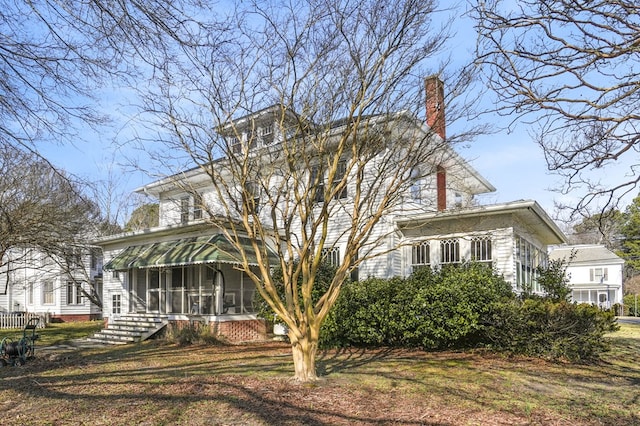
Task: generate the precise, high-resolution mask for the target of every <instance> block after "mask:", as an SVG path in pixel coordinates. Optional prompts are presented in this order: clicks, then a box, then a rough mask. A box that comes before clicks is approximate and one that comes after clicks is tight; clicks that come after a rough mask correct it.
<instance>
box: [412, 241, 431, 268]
mask: <svg viewBox="0 0 640 426" xmlns="http://www.w3.org/2000/svg"><path fill="white" fill-rule="evenodd" d="M430 265H431V244H430V243H429V241H422V242H420V243H417V244H414V245H413V246H412V247H411V270H412V272H415V271H417V270H418V269H420V268H424V267H428V266H430Z"/></svg>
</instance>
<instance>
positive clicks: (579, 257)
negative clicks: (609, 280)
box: [549, 244, 624, 265]
mask: <svg viewBox="0 0 640 426" xmlns="http://www.w3.org/2000/svg"><path fill="white" fill-rule="evenodd" d="M572 253H575V255H574V257H573V259H571V265H576V264H605V263H608V264H623V263H624V259H622V258H621V257H620V256H618V255H616V254H615V253H614V252H612V251H611V250H609V249H608V248H606V247H605V246H603V245H602V244H578V245H567V246H557V247H553V248H552V249H551V251H550V252H549V259H553V260H561V259H566V260H569V258H570V257H571V255H572Z"/></svg>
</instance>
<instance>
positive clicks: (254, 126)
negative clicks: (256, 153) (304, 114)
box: [218, 105, 301, 154]
mask: <svg viewBox="0 0 640 426" xmlns="http://www.w3.org/2000/svg"><path fill="white" fill-rule="evenodd" d="M300 122H301V121H300V117H299V116H298V115H297V114H296V113H294V112H293V111H291V110H289V109H286V108H284V107H283V106H281V105H272V106H270V107H268V108H265V109H262V110H260V111H258V112H255V113H251V114H248V115H245V116H243V117H240V118H238V119H236V120H233V121H232V122H230V123H227V124H224V125H222V126H220V127H219V130H218V133H219V134H220V135H221V136H222V137H223V138H224V139H225V141H226V144H227V150H228V152H230V153H233V154H240V153H243V152H245V150H247V149H248V150H249V151H252V150H254V149H259V148H265V147H269V146H273V145H276V144H279V143H282V141H283V140H284V139H285V138H288V137H293V136H294V135H295V134H296V133H297V132H296V129H297V128H298V127H299V126H300Z"/></svg>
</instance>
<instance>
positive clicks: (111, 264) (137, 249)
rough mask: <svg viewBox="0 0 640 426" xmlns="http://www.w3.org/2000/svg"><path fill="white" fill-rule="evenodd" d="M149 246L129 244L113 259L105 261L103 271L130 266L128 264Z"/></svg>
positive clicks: (120, 269)
mask: <svg viewBox="0 0 640 426" xmlns="http://www.w3.org/2000/svg"><path fill="white" fill-rule="evenodd" d="M149 247H151V246H150V245H149V244H145V245H140V246H129V247H127V248H125V249H124V250H122V251H121V252H120V253H119V254H118V255H116V256H115V257H114V258H113V259H111V260H110V261H108V262H107V263H105V265H104V266H103V269H104V270H105V271H122V270H125V269H129V268H131V266H130V264H131V263H132V262H133V261H135V260H136V259H137V258H138V256H140V255H141V254H142V253H143V252H144V251H145V250H147V249H148V248H149Z"/></svg>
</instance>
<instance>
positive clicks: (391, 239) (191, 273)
mask: <svg viewBox="0 0 640 426" xmlns="http://www.w3.org/2000/svg"><path fill="white" fill-rule="evenodd" d="M426 88H427V102H426V104H427V121H426V122H425V121H423V120H419V119H417V118H415V117H411V116H409V115H408V114H406V113H399V114H397V115H394V116H391V117H390V116H384V117H371V118H369V120H368V125H371V126H375V125H376V124H380V123H382V122H383V121H384V122H385V124H386V125H387V126H388V125H389V122H391V124H392V125H391V126H389V128H391V129H394V128H397V127H402V129H403V133H402V134H403V135H404V136H403V137H405V138H406V135H412V136H411V137H414V138H432V139H431V140H433V141H437V142H438V143H437V144H434V145H436V146H438V150H439V151H438V152H437V153H434V155H432V156H431V157H430V160H429V162H425V163H424V164H421V165H420V167H416V168H415V169H414V170H415V171H416V174H415V180H414V181H413V183H412V184H411V185H410V186H408V187H406V188H405V189H404V192H403V193H402V194H398V195H400V196H399V197H397V198H395V199H396V200H398V201H397V202H396V204H395V205H393V206H392V208H391V209H389V212H390V213H389V214H388V215H387V216H385V217H384V218H383V220H381V221H380V222H379V223H378V224H377V225H376V227H375V229H374V230H373V231H372V236H373V238H375V239H376V241H377V242H378V243H379V244H378V245H376V246H375V247H373V248H372V249H371V251H369V252H367V256H366V260H363V261H362V263H361V264H360V265H359V267H358V269H357V271H354V272H355V273H354V274H352V278H354V279H357V278H358V277H360V278H366V277H369V276H376V277H392V276H399V275H408V274H410V273H411V271H412V270H413V269H414V268H416V267H422V266H425V265H429V266H438V265H442V264H451V263H460V262H463V261H465V260H475V261H481V262H487V263H491V264H492V265H494V266H495V267H496V268H497V270H498V271H499V272H501V273H503V274H504V276H505V278H506V279H507V280H508V281H510V282H511V283H512V285H513V287H514V290H516V291H518V290H519V289H521V288H522V287H523V286H524V285H525V284H532V283H535V280H534V278H535V269H536V267H537V266H538V265H541V264H544V263H545V262H546V253H547V247H548V246H549V245H551V244H561V243H564V242H566V239H565V236H564V235H563V233H562V232H561V231H560V229H559V228H558V227H557V226H556V225H555V223H554V222H553V221H552V220H551V219H550V218H549V217H548V216H547V214H546V213H545V212H544V211H543V209H542V208H541V207H540V206H539V205H538V204H537V203H536V202H534V201H516V202H512V203H505V204H497V205H485V206H483V205H479V204H478V203H477V201H476V196H477V195H479V194H483V193H489V192H492V191H495V188H494V187H493V186H492V185H491V184H490V183H489V182H488V181H487V180H486V179H485V178H484V177H482V176H481V175H480V174H479V173H478V172H477V171H476V170H475V169H474V168H473V167H472V166H471V165H470V164H469V163H468V162H466V161H465V160H464V159H463V158H461V157H460V156H459V155H458V154H457V153H455V152H454V151H453V149H452V148H451V147H449V146H447V145H446V143H443V142H446V139H445V129H444V110H443V108H441V106H442V105H443V92H442V83H441V82H440V81H439V80H437V79H433V78H430V79H427V80H426ZM434 99H435V101H434ZM278 109H279V107H278V106H275V107H272V108H267V109H264V110H261V111H258V112H256V113H254V114H250V115H248V116H245V117H241V118H239V119H237V120H236V121H235V122H234V125H233V131H231V130H229V129H230V127H229V126H221V127H219V131H220V132H222V133H223V134H224V132H227V134H226V135H225V136H226V137H227V138H228V141H229V144H230V146H231V149H230V150H231V151H232V152H236V153H240V152H242V150H243V149H247V147H248V149H250V150H256V152H258V151H257V150H259V149H264V148H269V149H274V150H277V149H278V144H279V141H281V140H282V138H283V137H284V134H283V132H286V123H284V125H283V123H282V122H277V121H275V120H277V119H278V117H277V115H276V114H275V111H276V110H278ZM434 117H435V118H434ZM289 118H290V119H291V120H292V122H293V121H295V120H296V119H298V117H297V116H296V115H295V114H293V113H289V115H287V116H285V119H289ZM349 125H350V123H349V122H347V121H342V120H340V121H336V122H334V123H330V124H329V125H328V126H326V127H325V129H329V130H328V131H329V132H335V133H336V134H339V133H340V132H341V131H343V129H344V128H345V126H349ZM278 129H284V130H278ZM434 132H435V134H434ZM256 134H258V135H259V137H257V138H255V139H251V141H252V142H251V143H247V142H246V141H247V140H249V139H247V138H253V137H254V136H253V135H256ZM394 137H396V133H394V132H393V131H390V132H387V133H384V138H386V139H385V143H393V142H395V141H394V140H393V139H394ZM405 140H406V139H405ZM242 141H245V144H244V147H243V145H242V144H241V142H242ZM398 143H400V142H398ZM386 153H387V151H385V150H384V149H380V150H379V152H377V153H376V154H375V155H376V156H377V157H376V158H375V160H376V161H378V162H383V161H384V160H385V155H387V154H386ZM263 158H264V161H265V167H267V166H268V164H267V162H269V161H273V160H272V159H271V158H270V157H268V156H264V157H263ZM301 161H302V159H301ZM373 163H375V161H374V162H372V164H373ZM307 166H308V167H309V169H310V176H311V179H318V177H317V176H314V169H313V165H307ZM211 167H216V163H215V161H214V162H213V164H212V165H211ZM338 170H340V167H338ZM370 171H371V173H372V174H373V173H374V171H373V170H371V169H370ZM319 179H320V181H321V182H324V181H323V180H322V179H323V177H322V176H320V177H319ZM334 179H335V176H334ZM185 182H188V184H189V188H191V189H193V188H197V192H196V193H195V194H194V191H193V190H186V189H185ZM330 183H331V182H327V184H330ZM322 184H323V185H324V183H322ZM354 189H355V188H352V187H350V186H349V185H348V184H347V186H346V187H345V188H344V190H342V191H340V192H338V193H336V194H335V195H334V197H335V198H336V199H339V201H340V202H342V203H345V204H348V203H350V202H352V200H351V198H350V197H352V196H353V195H352V194H353V193H354ZM360 189H361V188H360ZM139 191H140V192H142V193H145V194H147V195H151V196H154V197H156V198H157V200H158V203H159V212H160V213H159V214H160V221H159V226H158V227H157V228H154V229H148V230H143V231H137V232H133V233H127V234H120V235H115V236H110V237H106V238H102V239H100V240H99V241H97V242H96V244H98V245H99V246H101V247H102V248H103V251H104V257H105V266H104V269H105V275H104V301H105V310H104V315H105V317H107V318H110V319H116V318H118V317H119V316H121V315H123V314H125V313H127V314H128V313H157V314H159V315H162V316H163V317H165V318H167V319H168V320H169V321H188V320H190V319H192V318H194V317H197V318H199V319H201V320H204V321H205V322H206V323H207V324H209V325H210V327H212V328H213V329H215V331H216V332H217V333H219V334H222V335H225V336H226V337H227V338H230V339H231V340H249V339H259V338H263V337H264V330H265V329H264V326H263V322H262V321H261V320H260V319H259V318H257V317H256V315H255V312H254V309H253V306H252V300H253V294H254V293H255V286H254V284H253V282H252V281H251V280H249V279H248V278H247V277H246V274H245V273H243V272H241V271H240V270H238V269H237V268H235V267H234V265H236V264H238V256H237V253H235V252H234V249H233V248H231V247H230V245H229V243H228V241H226V240H225V238H224V236H223V235H222V232H221V230H220V229H214V228H212V226H211V224H210V223H208V222H207V217H206V213H205V212H204V211H203V208H202V206H203V205H207V206H209V207H210V208H209V209H207V210H208V211H209V212H211V211H213V212H216V208H215V206H216V205H217V203H221V202H229V201H233V200H229V199H223V200H221V199H220V197H221V194H220V193H219V192H216V191H215V189H214V186H213V184H212V182H211V180H210V178H209V176H207V174H206V173H205V172H204V171H202V169H193V170H187V171H185V172H183V173H180V174H179V175H176V176H170V177H168V178H166V179H162V180H159V181H157V182H153V183H151V184H149V185H146V186H144V187H143V188H140V189H139ZM226 196H227V197H231V196H230V195H226ZM288 196H292V195H291V194H283V195H282V197H281V199H282V200H283V201H282V202H286V200H287V197H288ZM260 197H261V194H260V192H259V191H256V193H255V200H253V201H252V203H253V202H254V201H255V206H258V205H259V204H260V202H261V198H260ZM316 201H317V202H318V205H321V203H322V202H323V201H324V200H321V199H319V200H316ZM349 214H350V213H349V212H348V211H347V209H341V208H337V209H336V211H335V212H333V213H332V215H331V217H330V223H329V226H328V231H327V235H326V238H327V241H328V243H329V245H328V246H329V247H330V249H328V250H327V252H326V253H325V255H326V256H327V257H328V258H329V259H330V260H331V259H336V260H337V259H341V258H342V256H344V250H343V248H344V244H345V239H346V238H347V236H346V235H347V232H346V231H348V230H349V227H350V221H349V218H350V216H349ZM301 231H302V230H300V232H301ZM295 237H296V236H295V235H292V238H295ZM247 244H249V242H247ZM372 254H376V256H371V255H372ZM361 259H365V256H363V257H361ZM256 262H257V260H256ZM534 289H535V288H534Z"/></svg>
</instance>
